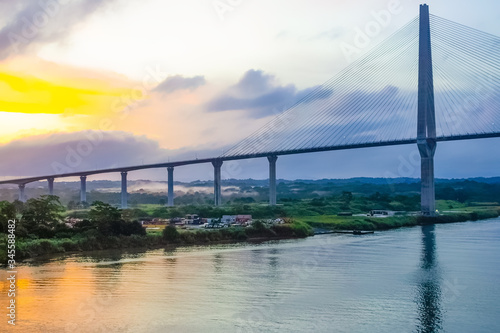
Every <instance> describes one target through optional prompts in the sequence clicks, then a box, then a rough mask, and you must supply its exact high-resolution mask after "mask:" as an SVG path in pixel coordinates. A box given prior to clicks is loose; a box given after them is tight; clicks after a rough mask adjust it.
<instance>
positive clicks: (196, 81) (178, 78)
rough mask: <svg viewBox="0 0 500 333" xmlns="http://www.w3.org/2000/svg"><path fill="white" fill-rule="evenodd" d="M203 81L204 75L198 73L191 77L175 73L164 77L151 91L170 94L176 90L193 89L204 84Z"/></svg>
mask: <svg viewBox="0 0 500 333" xmlns="http://www.w3.org/2000/svg"><path fill="white" fill-rule="evenodd" d="M205 83H206V81H205V77H203V76H200V75H199V76H193V77H183V76H182V75H175V76H170V77H168V78H166V79H165V80H164V81H163V82H161V83H160V84H159V85H158V86H157V87H156V88H154V89H153V91H158V92H162V93H165V94H171V93H173V92H174V91H177V90H190V91H193V90H195V89H196V88H198V87H200V86H202V85H204V84H205Z"/></svg>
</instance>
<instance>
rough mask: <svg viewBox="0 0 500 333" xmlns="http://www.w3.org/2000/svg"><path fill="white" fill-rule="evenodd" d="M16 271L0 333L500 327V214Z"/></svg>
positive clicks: (87, 258)
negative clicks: (13, 314)
mask: <svg viewBox="0 0 500 333" xmlns="http://www.w3.org/2000/svg"><path fill="white" fill-rule="evenodd" d="M5 273H6V271H5V270H4V271H2V276H5ZM17 278H18V286H17V288H18V293H17V298H16V304H17V324H16V326H15V328H12V327H7V320H6V316H5V314H4V315H2V317H4V319H3V320H2V321H3V322H2V324H1V325H0V327H1V328H2V329H1V330H0V331H2V332H4V331H18V332H73V333H74V332H122V333H125V332H315V333H318V332H370V333H371V332H498V331H500V321H499V319H498V318H500V219H492V220H486V221H479V222H466V223H456V224H446V225H444V224H443V225H436V226H427V227H413V228H404V229H398V230H391V231H385V232H377V233H375V234H372V235H363V236H355V235H335V234H329V235H318V236H314V237H310V238H307V239H301V240H286V241H278V242H267V243H262V244H248V243H242V244H237V245H218V246H201V247H185V248H177V249H175V250H168V251H166V250H163V249H161V250H153V251H148V252H143V253H133V254H130V253H129V254H123V253H116V252H100V253H96V254H92V255H74V256H69V257H65V258H58V259H51V260H46V261H45V262H36V263H29V264H24V265H22V266H20V267H19V269H18V273H17ZM2 283H3V284H2V291H1V297H2V298H1V302H2V303H1V304H2V308H3V309H5V307H6V304H7V303H6V302H7V298H6V288H7V284H6V283H5V282H4V279H2ZM3 311H4V312H5V313H6V310H3Z"/></svg>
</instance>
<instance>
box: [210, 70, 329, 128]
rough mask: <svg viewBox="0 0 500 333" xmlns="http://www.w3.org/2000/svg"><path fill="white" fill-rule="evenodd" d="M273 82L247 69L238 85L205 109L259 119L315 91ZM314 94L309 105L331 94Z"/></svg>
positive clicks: (262, 73) (212, 101)
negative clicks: (241, 112) (235, 111)
mask: <svg viewBox="0 0 500 333" xmlns="http://www.w3.org/2000/svg"><path fill="white" fill-rule="evenodd" d="M275 81H276V79H275V77H274V75H270V74H265V73H264V72H263V71H261V70H253V69H251V70H249V71H247V72H246V73H245V74H244V75H243V77H242V78H241V79H240V81H239V82H238V83H236V84H235V85H233V86H231V87H229V88H228V89H227V90H226V91H225V92H223V93H222V94H220V95H219V96H217V97H215V98H214V99H212V100H211V101H209V102H208V103H207V105H206V108H207V110H208V111H211V112H220V111H229V110H247V111H249V112H250V115H251V116H252V117H253V118H262V117H266V116H269V115H272V114H277V113H280V112H281V111H283V110H284V109H285V108H286V107H287V106H291V105H293V104H294V103H295V102H297V101H298V100H300V99H302V98H304V97H305V96H307V95H308V94H310V93H311V92H312V91H314V90H316V89H318V87H319V86H316V87H311V88H307V89H304V90H298V89H297V87H296V86H295V85H293V84H289V85H286V86H280V85H277V84H276V82H275ZM316 93H317V94H316V95H315V96H314V98H311V101H312V100H315V99H318V98H326V97H328V96H329V95H330V94H331V91H326V90H325V91H323V92H320V91H316Z"/></svg>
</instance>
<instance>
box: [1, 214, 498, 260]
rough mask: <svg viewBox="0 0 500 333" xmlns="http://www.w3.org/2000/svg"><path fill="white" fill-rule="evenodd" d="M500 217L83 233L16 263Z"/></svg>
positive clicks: (43, 242) (27, 247)
mask: <svg viewBox="0 0 500 333" xmlns="http://www.w3.org/2000/svg"><path fill="white" fill-rule="evenodd" d="M498 216H500V210H499V209H488V210H481V211H472V212H461V213H453V214H446V215H439V216H434V217H424V216H397V217H394V216H393V217H385V218H374V217H362V216H331V215H320V216H313V217H297V218H294V219H293V220H294V221H293V222H292V223H291V224H285V225H273V226H270V227H269V226H264V225H263V224H259V225H258V226H257V227H254V228H227V229H226V228H224V229H217V230H195V231H194V230H181V232H177V231H176V232H175V234H174V236H168V235H166V234H165V233H163V234H161V233H150V234H147V235H144V236H143V235H131V236H123V235H121V236H102V235H99V234H97V233H83V234H79V235H75V236H73V237H71V238H51V239H29V240H28V239H18V240H17V242H16V260H17V261H22V260H25V259H29V258H36V257H41V256H45V255H50V254H58V253H78V252H88V251H100V250H113V249H119V250H125V249H158V248H162V247H175V246H186V245H207V244H224V243H235V242H245V241H246V242H262V241H268V240H281V239H293V238H304V237H308V236H312V235H314V229H318V228H320V229H325V230H352V231H382V230H389V229H396V228H401V227H412V226H417V225H425V224H440V223H455V222H465V221H477V220H484V219H489V218H495V217H498ZM6 245H7V238H6V237H5V238H3V239H2V240H0V260H1V262H2V263H5V262H6V260H7V253H6V251H5V249H6V248H7V246H6Z"/></svg>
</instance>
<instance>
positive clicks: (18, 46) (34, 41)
mask: <svg viewBox="0 0 500 333" xmlns="http://www.w3.org/2000/svg"><path fill="white" fill-rule="evenodd" d="M109 3H110V1H104V0H82V1H68V0H42V1H38V0H31V1H23V2H22V4H21V2H19V1H9V4H7V2H5V3H2V4H1V5H2V6H1V7H0V8H1V9H3V10H8V11H9V12H10V13H14V14H13V15H12V14H11V15H10V16H9V17H10V21H9V22H8V23H7V24H6V25H5V26H4V27H3V28H2V29H1V30H0V59H5V58H7V57H9V56H11V55H14V54H21V53H24V52H25V51H26V50H27V49H28V48H30V47H33V46H35V45H38V44H42V43H50V42H54V41H57V40H61V39H63V38H64V37H66V36H67V35H68V34H70V33H71V31H72V28H73V27H74V26H76V25H77V24H78V23H81V22H82V21H83V20H85V18H86V17H88V16H89V15H91V14H93V13H94V12H95V11H96V10H98V9H99V8H100V7H101V6H102V5H103V4H106V5H109Z"/></svg>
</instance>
